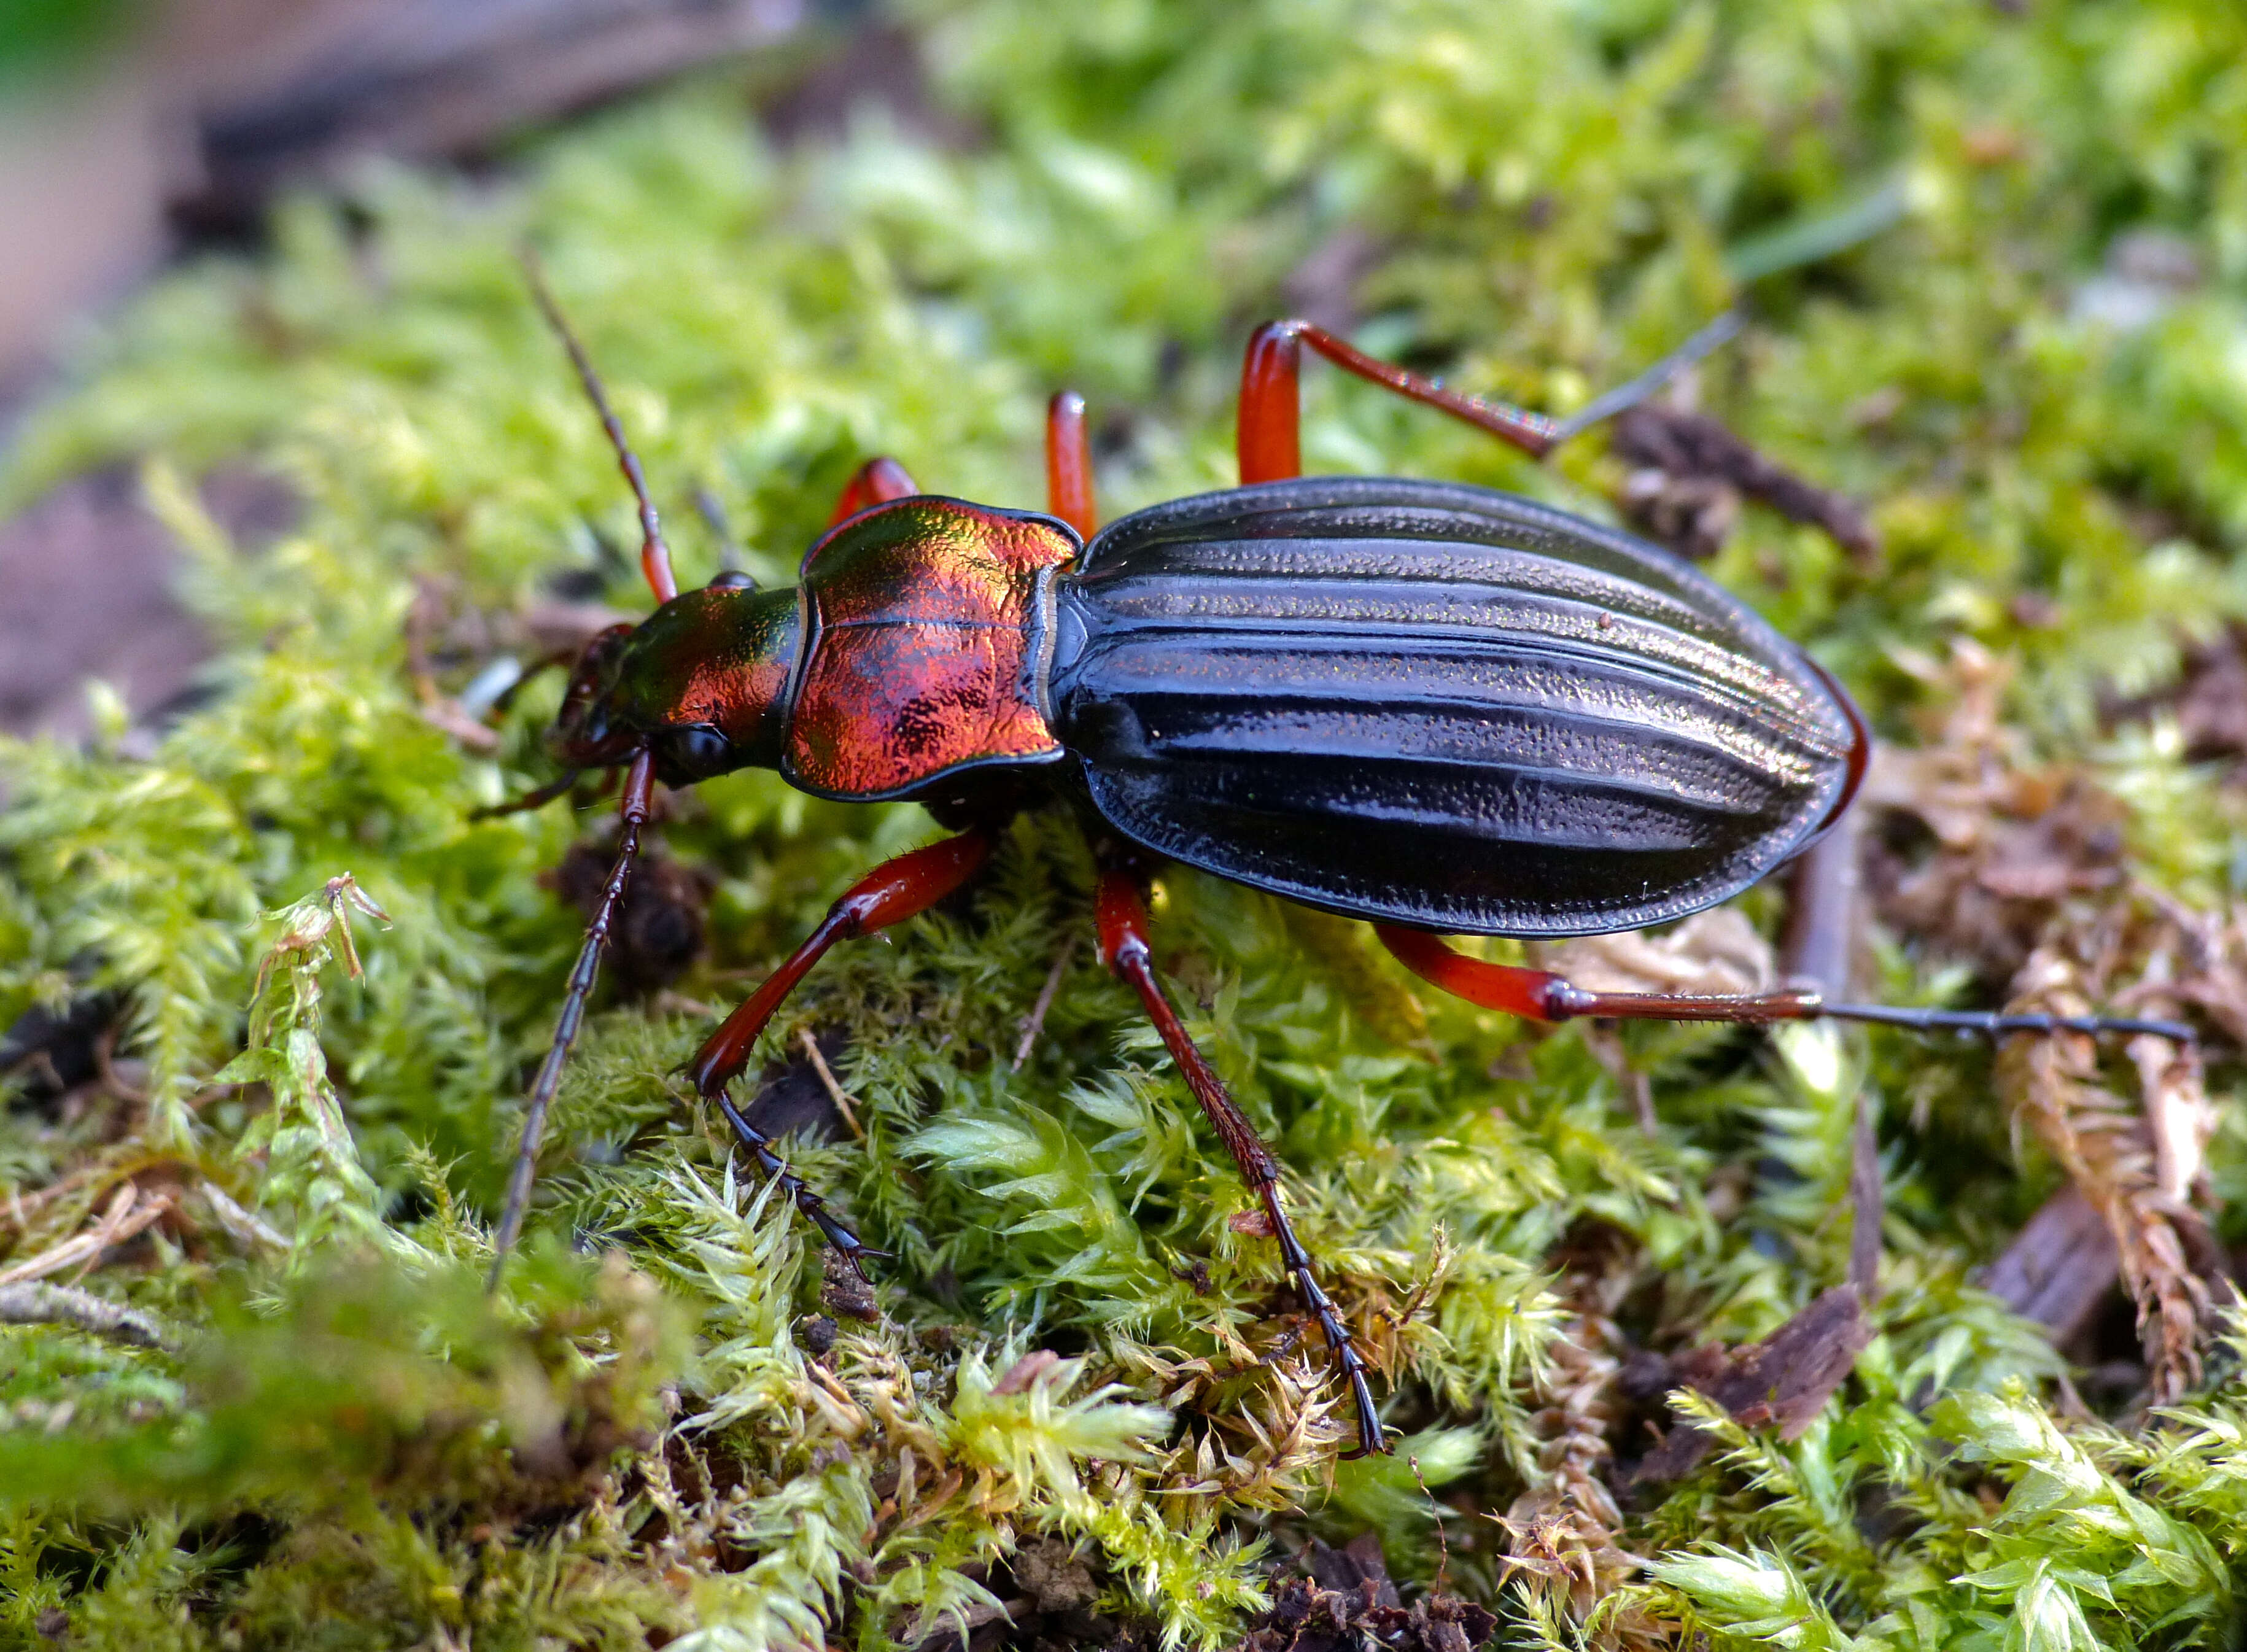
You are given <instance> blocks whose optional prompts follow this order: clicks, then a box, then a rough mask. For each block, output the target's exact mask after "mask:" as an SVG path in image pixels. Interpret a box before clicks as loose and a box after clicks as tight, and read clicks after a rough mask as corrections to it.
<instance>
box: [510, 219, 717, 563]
mask: <svg viewBox="0 0 2247 1652" xmlns="http://www.w3.org/2000/svg"><path fill="white" fill-rule="evenodd" d="M516 256H518V257H520V258H521V259H522V273H523V276H524V277H525V279H527V280H528V281H529V283H530V296H531V297H533V298H534V299H536V301H537V304H538V308H539V311H541V313H543V315H544V316H545V317H546V322H547V324H548V325H549V326H550V327H552V328H553V329H554V331H555V334H556V336H557V337H558V338H560V339H561V340H562V347H563V349H564V350H566V351H568V352H570V365H571V366H572V367H575V368H576V369H577V382H578V383H579V384H581V385H583V386H584V387H585V394H586V396H587V398H588V399H591V402H592V404H593V411H594V412H595V413H598V414H600V416H601V428H602V429H603V430H604V431H606V432H607V433H608V436H609V445H610V446H611V447H614V448H615V449H616V450H617V468H618V469H620V470H622V471H623V472H624V473H625V481H628V482H630V483H631V484H632V497H633V498H634V499H635V500H637V501H638V502H639V532H640V543H639V566H640V571H641V572H642V573H644V574H645V575H646V576H647V583H648V585H649V588H650V589H652V590H653V591H654V592H655V599H656V601H657V602H659V603H667V602H669V601H670V600H671V599H672V598H673V597H676V596H677V595H679V578H678V576H677V575H675V574H673V572H672V571H671V547H670V546H669V545H667V544H666V543H664V542H663V528H662V524H661V523H660V522H659V521H658V520H657V518H656V514H655V502H654V501H653V500H652V499H650V498H649V497H648V495H647V477H646V475H645V474H644V473H643V472H642V471H641V469H640V468H639V456H638V455H637V454H634V453H633V452H632V444H631V443H630V442H628V441H626V440H625V427H623V426H622V425H621V424H619V423H618V422H617V415H616V412H615V410H614V409H612V408H611V406H609V396H608V392H607V391H605V390H604V389H603V388H602V386H601V376H600V374H598V373H597V372H594V371H593V363H592V360H591V358H590V357H588V356H587V355H586V354H585V348H584V345H581V344H579V343H578V342H577V334H576V333H575V332H573V331H570V322H569V318H568V317H565V316H564V315H563V313H562V306H561V305H560V304H557V303H556V302H555V298H554V294H553V292H552V290H550V288H548V286H547V284H546V275H545V272H544V271H543V270H541V269H540V267H539V263H538V254H537V251H536V249H534V248H532V247H531V246H529V244H528V243H525V244H524V245H523V246H522V248H521V249H519V251H518V253H517V255H516Z"/></svg>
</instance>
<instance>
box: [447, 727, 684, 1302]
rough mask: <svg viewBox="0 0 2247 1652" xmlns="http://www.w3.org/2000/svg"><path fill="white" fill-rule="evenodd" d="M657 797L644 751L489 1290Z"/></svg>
mask: <svg viewBox="0 0 2247 1652" xmlns="http://www.w3.org/2000/svg"><path fill="white" fill-rule="evenodd" d="M654 797H655V757H654V754H652V753H651V752H645V751H643V752H641V753H640V754H639V755H638V756H637V757H635V758H633V759H632V769H631V772H630V773H628V774H627V775H625V787H624V801H623V802H622V803H621V804H620V805H619V807H618V816H620V817H621V819H622V821H623V825H622V827H621V829H619V830H618V833H617V858H616V864H614V865H613V866H611V867H610V868H609V881H608V883H607V884H604V886H603V887H602V890H601V904H600V905H599V906H598V908H596V909H595V911H594V913H593V921H592V922H591V924H589V925H586V926H585V944H584V945H583V946H582V947H580V948H579V949H578V952H577V967H576V968H575V969H573V970H571V971H570V990H569V992H568V993H567V994H566V995H565V996H564V997H563V1000H562V1014H561V1017H560V1019H559V1020H558V1021H557V1022H556V1023H555V1027H554V1041H553V1043H551V1044H550V1045H549V1046H548V1047H547V1050H546V1059H545V1061H543V1062H541V1063H540V1064H539V1068H538V1076H537V1077H536V1079H535V1080H533V1081H532V1082H531V1086H530V1096H529V1099H528V1101H526V1102H525V1103H524V1106H523V1114H522V1140H521V1141H520V1142H519V1143H517V1144H516V1150H515V1170H514V1171H513V1173H512V1174H510V1175H509V1178H508V1181H507V1207H506V1209H505V1211H504V1212H502V1214H501V1217H500V1222H499V1232H497V1233H496V1234H495V1235H494V1236H493V1238H492V1266H491V1277H490V1279H489V1280H488V1282H487V1285H486V1288H487V1289H489V1290H497V1289H498V1288H499V1281H500V1275H501V1274H502V1273H503V1272H505V1270H506V1268H507V1257H508V1253H509V1251H511V1250H513V1249H514V1248H515V1241H516V1239H517V1238H518V1237H519V1236H520V1235H521V1234H522V1218H523V1212H525V1211H527V1210H528V1209H529V1205H530V1184H531V1183H532V1182H533V1181H534V1180H535V1179H536V1177H537V1174H538V1146H539V1143H540V1142H542V1141H543V1139H544V1138H545V1136H546V1113H547V1109H549V1108H550V1107H551V1106H552V1105H553V1103H554V1092H555V1091H556V1090H557V1089H560V1088H561V1086H562V1069H563V1068H564V1067H565V1066H567V1065H568V1064H569V1061H570V1045H572V1044H573V1043H575V1042H577V1027H578V1026H579V1024H580V1023H581V1022H583V1021H584V1019H585V1003H586V1000H589V999H590V998H591V997H592V995H593V983H594V982H595V981H596V980H598V979H599V978H600V973H601V953H602V952H603V950H604V949H605V948H606V947H607V945H608V944H609V925H611V923H612V922H613V921H614V920H615V918H616V915H617V909H618V907H620V906H621V905H623V904H624V898H625V889H626V888H628V887H629V886H630V885H631V883H632V862H633V861H634V860H636V859H638V858H639V832H640V828H641V827H643V826H645V825H646V824H647V817H648V815H649V813H650V812H651V810H652V807H653V803H654Z"/></svg>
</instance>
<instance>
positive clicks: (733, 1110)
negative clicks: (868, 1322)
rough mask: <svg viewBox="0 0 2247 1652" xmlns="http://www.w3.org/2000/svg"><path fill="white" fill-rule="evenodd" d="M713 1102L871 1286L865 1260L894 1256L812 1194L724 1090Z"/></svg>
mask: <svg viewBox="0 0 2247 1652" xmlns="http://www.w3.org/2000/svg"><path fill="white" fill-rule="evenodd" d="M712 1099H713V1100H714V1101H715V1102H717V1103H718V1110H719V1111H720V1112H721V1113H723V1114H724V1115H725V1116H726V1123H727V1124H729V1125H731V1126H732V1127H733V1130H734V1135H735V1136H736V1137H740V1138H741V1145H742V1146H744V1147H746V1148H748V1150H749V1152H750V1153H751V1154H752V1155H753V1156H754V1157H755V1159H756V1161H757V1164H758V1167H759V1168H760V1169H762V1171H764V1173H765V1174H766V1175H767V1176H768V1177H770V1178H772V1179H773V1180H775V1182H778V1183H779V1184H780V1190H781V1191H782V1192H783V1193H785V1194H786V1195H788V1197H789V1199H790V1200H791V1201H792V1202H793V1203H794V1204H795V1205H796V1209H798V1210H799V1211H802V1212H803V1213H804V1215H805V1216H806V1217H808V1218H809V1219H810V1221H811V1225H813V1226H814V1227H816V1228H817V1229H818V1230H819V1232H820V1235H821V1237H823V1239H826V1241H827V1242H828V1244H830V1246H834V1247H835V1249H836V1250H837V1251H839V1252H841V1253H842V1256H843V1260H844V1261H846V1262H848V1263H850V1268H851V1271H852V1272H853V1273H857V1276H858V1277H859V1278H860V1279H861V1280H864V1281H865V1282H866V1283H867V1284H869V1285H871V1284H872V1283H873V1282H874V1280H873V1276H872V1275H871V1274H870V1273H867V1272H866V1263H865V1259H866V1258H868V1257H870V1256H871V1257H875V1258H878V1259H881V1260H884V1261H887V1260H889V1259H891V1253H890V1252H888V1251H882V1250H877V1249H875V1248H874V1247H873V1246H871V1245H868V1244H865V1243H864V1242H863V1241H862V1240H861V1239H859V1238H858V1236H857V1234H856V1233H854V1232H851V1231H850V1226H849V1225H848V1224H846V1223H845V1222H844V1221H843V1219H841V1218H840V1217H838V1216H837V1215H836V1214H835V1212H832V1211H830V1209H828V1208H827V1201H826V1200H825V1199H824V1198H821V1197H820V1195H819V1194H817V1193H816V1192H814V1191H812V1188H811V1184H809V1183H808V1182H806V1181H805V1180H804V1179H803V1178H802V1177H801V1176H798V1175H797V1174H796V1172H795V1171H792V1170H790V1169H789V1165H788V1161H787V1160H786V1159H784V1158H782V1157H781V1156H780V1155H779V1154H777V1153H775V1152H774V1151H773V1148H772V1137H769V1136H768V1135H766V1134H765V1133H764V1132H763V1131H762V1130H759V1129H758V1128H757V1127H756V1126H755V1125H754V1124H752V1123H749V1121H748V1119H746V1118H744V1117H742V1116H741V1109H739V1108H737V1107H735V1106H734V1098H733V1097H732V1096H728V1095H727V1094H726V1092H725V1091H724V1090H722V1089H721V1090H720V1091H719V1092H718V1093H717V1095H716V1096H714V1097H713V1098H712Z"/></svg>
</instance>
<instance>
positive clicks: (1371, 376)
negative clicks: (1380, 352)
mask: <svg viewBox="0 0 2247 1652" xmlns="http://www.w3.org/2000/svg"><path fill="white" fill-rule="evenodd" d="M1739 330H1740V317H1739V313H1738V311H1725V313H1724V314H1723V315H1721V316H1719V317H1717V319H1716V320H1715V321H1713V322H1711V323H1710V324H1709V325H1707V326H1705V327H1704V328H1702V329H1701V331H1698V332H1697V333H1695V334H1694V335H1693V336H1692V337H1691V338H1688V339H1687V340H1686V341H1685V342H1684V344H1683V345H1679V346H1678V347H1677V349H1676V350H1673V351H1671V352H1670V354H1668V355H1666V356H1664V357H1663V358H1662V359H1661V360H1660V361H1657V362H1656V363H1655V364H1654V365H1653V366H1651V367H1649V368H1648V369H1647V370H1646V371H1645V372H1643V373H1641V374H1639V375H1638V377H1637V378H1636V379H1632V380H1631V381H1630V382H1629V384H1626V385H1620V386H1616V387H1615V389H1613V390H1611V391H1609V392H1608V393H1607V394H1605V395H1603V396H1601V397H1598V398H1597V399H1595V400H1593V401H1592V402H1591V403H1590V404H1589V405H1588V406H1586V407H1584V408H1583V410H1582V411H1581V412H1580V413H1576V414H1574V416H1572V417H1570V418H1568V419H1565V420H1561V419H1552V418H1548V417H1547V416H1546V415H1545V414H1543V413H1530V412H1528V411H1526V409H1524V408H1520V407H1516V406H1512V405H1511V404H1509V403H1506V402H1503V401H1492V400H1490V399H1487V398H1486V397H1482V396H1471V395H1468V394H1467V393H1465V391H1460V390H1452V389H1450V388H1448V387H1446V386H1444V385H1443V384H1441V383H1439V382H1438V380H1436V379H1424V378H1422V377H1421V376H1420V375H1419V374H1418V373H1415V372H1406V371H1405V370H1404V368H1402V367H1398V366H1395V365H1391V364H1390V363H1389V362H1385V361H1383V360H1380V359H1379V358H1376V357H1373V356H1369V355H1367V354H1366V353H1365V352H1363V351H1362V350H1360V349H1358V348H1357V347H1356V346H1355V345H1351V344H1349V343H1347V342H1346V341H1344V340H1343V339H1341V338H1336V337H1335V335H1334V334H1332V333H1330V332H1328V331H1327V330H1326V329H1325V328H1323V327H1315V326H1313V325H1312V324H1310V323H1309V322H1308V321H1294V320H1290V321H1267V322H1266V323H1265V324H1263V325H1262V326H1260V327H1259V328H1258V329H1257V330H1256V331H1254V332H1253V334H1251V335H1250V336H1249V339H1248V354H1247V358H1246V359H1245V360H1244V361H1243V362H1242V363H1241V367H1240V438H1239V440H1240V484H1241V486H1242V487H1244V488H1245V487H1247V486H1248V485H1249V484H1251V483H1252V482H1260V481H1286V480H1287V478H1289V477H1291V476H1300V475H1301V474H1303V461H1302V454H1301V428H1302V406H1301V395H1300V393H1299V389H1298V380H1299V379H1300V377H1301V365H1302V346H1303V345H1309V346H1310V347H1311V348H1312V349H1314V350H1315V351H1317V352H1319V354H1321V355H1322V356H1324V357H1325V358H1327V359H1328V361H1330V362H1332V363H1334V365H1335V366H1337V367H1339V368H1341V369H1342V371H1343V372H1349V373H1355V374H1356V376H1357V377H1359V378H1360V379H1365V380H1367V381H1368V382H1369V383H1372V384H1376V385H1379V386H1382V388H1383V389H1384V390H1393V391H1395V392H1396V393H1397V394H1398V395H1400V396H1403V397H1404V398H1405V399H1407V400H1410V401H1417V402H1419V403H1420V404H1421V405H1422V406H1428V407H1435V408H1438V409H1440V410H1441V411H1443V412H1444V413H1449V414H1451V417H1453V418H1454V419H1463V420H1465V421H1466V422H1467V423H1468V424H1471V425H1473V426H1475V427H1477V428H1478V429H1481V430H1486V431H1488V432H1489V433H1491V434H1492V435H1493V436H1496V437H1497V438H1498V439H1499V440H1500V441H1505V442H1510V443H1512V444H1513V446H1514V447H1519V448H1520V449H1521V451H1522V452H1523V453H1526V454H1528V455H1529V456H1530V457H1531V458H1532V459H1542V458H1543V457H1544V456H1545V455H1546V454H1548V453H1551V452H1552V451H1553V449H1554V448H1555V447H1559V446H1560V445H1561V443H1562V442H1564V441H1566V440H1568V438H1569V437H1571V436H1573V435H1574V434H1576V433H1578V432H1579V431H1581V430H1584V429H1586V428H1588V427H1590V426H1592V425H1595V424H1597V423H1599V421H1600V420H1602V419H1608V418H1612V417H1613V416H1614V415H1615V414H1616V413H1621V412H1622V410H1623V409H1624V408H1626V407H1629V406H1632V405H1633V404H1634V403H1636V402H1641V401H1643V400H1645V399H1647V398H1648V397H1649V396H1650V395H1652V394H1653V393H1655V392H1656V391H1657V390H1659V389H1660V388H1661V387H1662V386H1663V385H1665V384H1667V383H1668V382H1669V381H1670V379H1674V378H1676V377H1677V374H1678V373H1680V372H1683V371H1684V369H1685V368H1687V367H1689V366H1690V365H1692V364H1693V363H1695V362H1697V361H1698V360H1699V359H1700V358H1702V357H1704V356H1705V355H1707V354H1708V353H1709V352H1711V351H1712V350H1714V349H1716V348H1717V346H1718V345H1721V344H1723V343H1724V342H1725V340H1726V339H1728V338H1731V337H1732V336H1733V335H1734V334H1735V333H1737V332H1738V331H1739Z"/></svg>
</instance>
